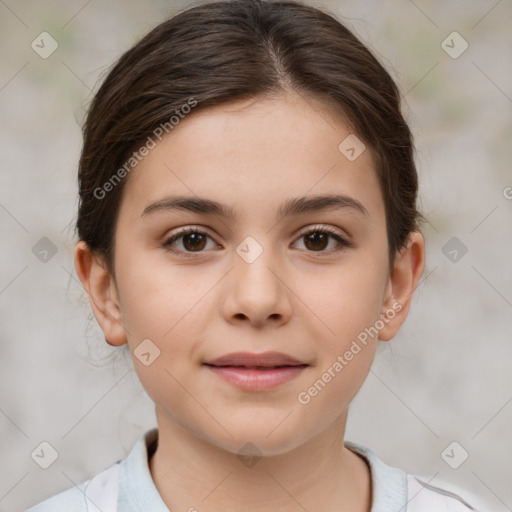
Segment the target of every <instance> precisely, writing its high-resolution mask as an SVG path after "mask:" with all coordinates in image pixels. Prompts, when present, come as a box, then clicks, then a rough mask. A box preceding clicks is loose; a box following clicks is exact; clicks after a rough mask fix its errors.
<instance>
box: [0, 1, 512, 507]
mask: <svg viewBox="0 0 512 512" xmlns="http://www.w3.org/2000/svg"><path fill="white" fill-rule="evenodd" d="M187 5H190V3H189V2H169V1H155V0H153V1H147V2H136V1H133V0H131V1H120V0H116V1H109V2H100V1H99V0H92V1H89V2H87V1H84V2H79V1H69V2H57V1H51V0H48V1H44V2H36V1H31V2H29V1H15V0H0V48H2V53H1V63H2V64H1V67H0V112H1V127H0V130H1V132H0V145H1V160H0V165H1V169H2V170H1V173H0V227H1V240H2V250H1V264H0V308H1V310H0V311H1V323H0V348H1V358H0V382H1V387H0V432H1V437H0V510H2V511H7V510H9V511H20V510H23V509H24V508H25V507H27V506H29V505H31V504H33V503H35V502H36V501H39V500H41V499H43V498H45V497H47V496H49V495H50V494H53V493H55V492H58V491H60V490H63V489H65V488H68V487H70V486H72V485H73V483H78V482H80V481H83V480H84V479H86V478H88V477H90V476H91V475H93V474H94V473H96V472H98V471H99V470H100V469H102V468H103V467H105V466H107V465H108V464H110V463H111V462H113V461H114V460H117V459H119V458H121V457H124V456H125V455H126V453H127V451H128V450H129V449H130V448H131V447H132V445H133V443H134V442H135V440H136V439H137V437H138V436H139V435H140V434H141V433H142V432H143V431H144V430H146V429H147V428H149V427H151V426H153V425H154V421H155V420H154V413H153V409H152V404H151V402H150V401H149V399H148V398H147V397H146V395H145V394H144V391H143V390H142V388H141V386H140V384H139V383H138V381H137V378H136V376H135V375H134V372H133V371H129V369H130V368H131V363H129V362H127V358H126V357H124V356H125V354H124V353H123V352H122V351H121V352H116V351H113V350H111V349H110V347H109V346H107V345H106V343H105V342H104V341H103V336H102V333H101V331H100V329H99V327H98V326H97V324H96V323H95V321H94V320H91V318H92V317H91V310H90V308H89V305H88V302H87V300H86V299H85V296H84V293H83V290H82V289H81V286H80V285H79V283H78V280H77V278H76V274H75V272H74V265H73V257H72V249H73V245H74V241H75V240H74V237H73V222H74V220H75V212H76V207H77V188H76V170H77V160H78V156H79V151H80V144H81V133H80V127H79V125H80V123H81V122H82V120H83V116H84V111H85V108H86V106H87V103H88V101H89V99H90V97H91V90H94V89H95V87H96V86H97V83H98V79H99V78H100V77H101V76H102V75H103V74H104V73H105V72H106V70H107V69H108V68H109V66H110V65H111V64H112V63H113V62H114V60H115V59H116V58H117V57H119V56H120V54H121V53H122V52H124V51H125V50H127V49H128V48H129V47H130V46H131V45H132V44H133V43H135V42H136V41H137V40H138V39H139V38H140V37H141V36H142V35H143V34H145V33H146V32H147V31H148V30H149V29H151V28H153V27H154V26H155V25H156V24H157V23H158V22H160V21H163V20H164V19H165V18H167V17H168V16H170V15H171V14H172V13H173V12H175V11H177V10H180V9H182V8H184V7H185V6H187ZM318 5H324V6H327V7H328V8H329V9H331V10H332V11H333V12H335V13H336V14H337V15H339V16H340V17H343V18H344V19H345V21H346V22H348V24H349V26H350V27H352V29H353V30H354V31H355V32H356V33H357V34H358V35H359V36H360V37H361V38H362V39H363V41H365V42H366V43H367V44H368V45H369V46H370V47H371V48H372V49H373V50H374V51H375V52H376V53H377V55H378V56H379V57H380V58H381V59H382V60H383V61H384V63H385V64H386V66H388V67H389V68H390V69H392V70H393V71H392V73H393V75H394V76H395V77H396V79H397V80H398V83H399V85H400V87H401V89H402V91H403V93H404V96H405V103H406V105H405V109H406V115H407V118H408V119H409V121H410V123H411V126H412V128H413V130H414V132H415V136H416V144H417V161H418V167H419V172H420V176H421V204H420V206H421V209H422V211H423V212H424V213H425V215H426V216H427V218H428V220H429V224H427V225H425V227H424V233H425V236H426V239H427V269H426V271H425V274H424V280H423V281H422V284H421V285H420V287H419V289H418V290H417V295H416V297H415V300H414V304H413V308H412V311H411V314H410V317H409V319H408V320H407V322H406V324H405V326H404V328H403V329H402V331H401V332H400V334H399V335H398V336H397V337H396V338H395V339H394V340H393V341H392V342H391V343H388V344H383V345H382V346H381V348H380V350H379V353H378V356H377V358H376V361H375V364H374V366H373V369H372V372H371V373H370V375H369V377H368V379H367V381H366V383H365V385H364V387H363V389H362V390H361V392H360V393H359V395H358V396H357V398H356V400H355V401H354V403H353V406H352V409H351V417H350V420H349V426H348V433H347V438H348V439H350V440H352V441H355V442H359V443H361V444H364V445H367V446H370V447H371V448H372V449H373V450H374V451H375V452H376V453H377V454H378V455H379V456H380V457H381V458H383V459H384V460H385V461H386V462H387V463H389V464H391V465H396V466H399V467H402V468H404V469H406V470H408V471H410V472H416V473H421V474H424V475H426V478H427V479H430V478H432V477H434V479H433V480H432V484H435V483H436V482H438V480H439V479H440V478H442V479H444V480H448V481H450V482H453V483H455V484H458V485H462V486H463V487H465V488H466V489H468V490H469V491H470V493H471V494H474V503H475V504H476V505H477V506H479V507H481V508H482V509H487V510H496V511H505V510H512V485H511V483H512V476H511V475H512V436H511V432H512V429H511V425H512V403H511V402H512V385H511V384H512V372H511V371H510V365H511V361H512V343H511V341H512V340H511V332H512V272H511V261H512V258H511V256H512V229H511V228H512V200H510V199H507V197H506V195H507V193H506V191H507V190H509V191H510V192H511V193H510V194H509V197H510V196H511V195H512V190H511V189H507V188H506V187H511V186H512V170H511V161H512V159H511V156H512V155H511V153H512V145H511V134H512V126H511V124H512V123H511V119H512V116H511V113H512V65H511V63H512V59H510V56H511V55H512V35H511V32H512V30H511V23H512V3H511V1H510V0H501V1H496V0H485V1H484V0H482V1H471V2H469V1H467V0H460V1H455V0H453V1H447V2H433V1H430V2H427V1H420V0H416V1H415V2H413V1H410V0H388V1H382V0H380V1H377V0H375V1H372V0H364V1H361V0H358V1H356V0H350V1H349V0H347V1H339V2H335V1H332V0H331V1H327V0H325V1H323V2H318ZM43 31H47V32H49V33H50V34H51V35H52V37H53V38H55V40H56V41H57V42H58V44H59V47H58V49H57V51H55V53H54V54H52V55H51V56H50V57H49V58H48V59H46V60H45V59H42V58H40V57H39V56H38V55H37V54H36V53H35V52H34V51H33V50H32V48H31V46H30V45H31V42H32V41H33V40H34V39H35V38H36V37H37V36H38V35H39V34H40V33H41V32H43ZM453 31H457V32H459V33H460V34H461V35H462V37H463V38H464V39H465V40H466V41H467V42H468V43H469V47H468V49H467V50H466V51H465V52H464V53H463V54H462V55H461V56H460V57H458V58H457V59H453V58H451V57H450V56H449V55H448V54H447V53H446V52H445V51H444V50H443V48H442V46H441V43H442V41H443V40H445V38H446V37H447V36H448V35H449V34H451V33H452V32H453ZM457 44H458V43H457ZM504 191H505V192H504ZM454 236H455V237H457V238H458V239H459V240H460V241H461V242H462V243H463V244H464V245H465V246H466V247H467V249H468V251H467V253H466V254H465V255H464V256H463V257H462V258H461V259H459V260H458V261H457V262H452V261H450V259H448V258H447V257H446V256H445V254H443V252H442V248H443V246H444V245H445V244H446V243H447V242H448V240H449V239H450V238H452V237H454ZM42 237H48V238H49V239H50V240H51V241H52V242H53V243H54V244H55V245H56V247H57V249H58V252H57V254H56V255H55V256H53V257H52V258H51V259H50V260H49V261H47V262H46V263H43V262H42V261H40V260H39V259H38V258H37V257H36V255H34V254H33V252H32V248H33V246H34V245H35V244H36V243H37V242H38V241H39V240H40V239H41V238H42ZM116 354H117V355H116ZM42 441H47V442H49V443H50V444H51V445H52V446H53V447H55V449H56V450H57V451H58V459H57V460H56V462H55V463H54V464H53V465H52V466H51V467H50V468H49V469H46V470H43V469H41V468H40V467H39V466H38V465H37V464H36V463H35V462H34V460H32V458H31V452H32V451H33V450H34V449H35V448H36V447H37V446H38V445H39V444H40V443H41V442H42ZM453 441H456V442H457V443H459V445H460V447H459V446H457V447H456V449H455V450H454V452H453V458H455V459H456V458H458V457H460V456H461V454H462V453H463V452H462V450H466V451H467V452H468V453H469V458H468V459H467V460H466V461H465V462H464V463H463V464H462V465H461V466H460V467H459V468H458V469H452V468H450V467H449V466H448V465H447V464H446V462H445V461H444V460H443V458H442V457H441V452H443V450H444V449H445V448H446V447H447V446H448V445H449V444H450V443H451V442H453ZM450 454H451V453H450ZM453 458H452V459H453Z"/></svg>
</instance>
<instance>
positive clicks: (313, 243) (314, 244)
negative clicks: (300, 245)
mask: <svg viewBox="0 0 512 512" xmlns="http://www.w3.org/2000/svg"><path fill="white" fill-rule="evenodd" d="M329 237H330V235H328V234H326V233H323V232H321V231H313V232H312V233H310V234H308V235H304V240H305V244H304V245H305V246H306V247H307V248H308V249H310V250H311V251H323V250H325V248H326V247H327V246H328V245H329Z"/></svg>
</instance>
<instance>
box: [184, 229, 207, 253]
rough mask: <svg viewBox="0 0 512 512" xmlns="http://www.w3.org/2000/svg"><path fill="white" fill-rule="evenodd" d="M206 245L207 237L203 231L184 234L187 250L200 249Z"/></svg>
mask: <svg viewBox="0 0 512 512" xmlns="http://www.w3.org/2000/svg"><path fill="white" fill-rule="evenodd" d="M205 245H206V237H205V236H203V234H202V233H190V234H188V235H183V247H185V249H186V250H187V251H200V250H202V249H204V247H205Z"/></svg>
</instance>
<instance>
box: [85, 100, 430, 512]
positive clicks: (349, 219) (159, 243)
mask: <svg viewBox="0 0 512 512" xmlns="http://www.w3.org/2000/svg"><path fill="white" fill-rule="evenodd" d="M350 133H351V130H350V128H349V126H348V125H347V124H346V123H345V122H344V121H343V119H340V118H338V117H334V115H333V114H331V113H330V111H329V110H328V109H327V108H324V106H323V105H322V104H320V103H318V102H314V101H313V100H308V101H305V99H303V98H301V97H298V96H293V95H282V96H280V97H274V98H259V99H257V100H251V101H242V102H240V101H239V102H234V103H230V104H224V105H221V106H218V107H214V108H210V109H207V110H204V111H197V112H194V113H192V114H190V115H189V116H188V117H187V118H186V119H185V120H184V121H182V122H181V123H180V124H179V125H178V126H176V127H175V128H174V130H173V131H172V132H171V133H170V134H169V135H168V136H167V137H166V138H165V139H164V140H163V141H162V142H161V143H159V144H158V145H157V147H156V148H155V149H153V150H152V151H151V152H150V154H149V155H148V156H147V157H146V158H145V159H144V160H143V161H142V162H141V163H140V164H139V165H138V166H137V168H136V169H134V170H133V171H132V173H131V175H130V176H129V179H128V182H127V183H126V188H125V190H124V196H123V200H122V203H121V208H120V212H119V217H118V223H117V226H116V233H115V258H114V269H115V279H114V277H113V276H111V275H110V274H109V273H108V272H107V270H106V266H105V265H104V263H103V260H102V258H101V256H100V255H97V254H92V253H91V252H90V251H89V249H88V247H87V245H86V244H85V243H84V242H82V241H80V242H79V243H78V244H77V245H76V248H75V265H76V269H77V273H78V276H79V277H80V280H81V282H82V283H83V286H84V288H85V289H86V291H87V293H88V294H89V298H90V301H91V305H92V307H93V310H94V313H95V316H96V318H97V320H98V322H99V324H100V326H101V328H102V330H103V332H104V334H105V338H106V340H107V342H108V343H110V344H111V345H116V346H121V345H123V344H125V343H128V345H129V348H130V352H131V353H132V358H133V363H134V367H135V370H136V371H137V374H138V376H139V378H140V380H141V382H142V385H143V386H144V388H145V390H146V392H147V393H148V395H149V396H150V397H151V399H152V400H153V401H154V402H155V407H156V417H157V422H158V428H159V445H158V449H157V451H156V453H155V455H154V456H153V457H152V458H151V461H150V469H151V474H152V477H153V480H154V482H155V485H156V487H157V489H158V491H159V493H160V495H161V496H162V499H163V500H164V502H165V503H166V505H167V506H168V507H169V508H170V509H172V510H189V508H190V507H196V508H197V509H198V510H200V511H201V512H203V511H220V510H222V511H224V512H229V511H237V510H242V509H243V510H251V511H268V510H280V511H283V512H287V511H296V510H299V509H300V506H302V507H304V508H305V509H306V510H323V511H326V512H328V511H334V510H336V511H341V510H347V511H349V510H350V511H352V512H354V511H360V512H366V511H369V510H370V507H371V479H370V474H369V470H368V467H367V465H366V463H365V462H364V460H363V459H362V458H360V457H359V456H358V455H357V454H355V453H354V452H352V451H350V450H349V449H348V448H346V447H345V446H344V445H343V437H344V432H345V424H346V420H347V412H348V407H349V404H350V401H351V400H352V398H353V397H354V395H355V394H356V393H357V392H358V390H359V389H360V387H361V385H362V383H363V382H364V380H365V378H366V376H367V374H368V372H369V369H370V366H371V364H372V361H373V358H374V355H375V350H376V346H377V343H378V339H380V340H383V341H386V340H389V339H391V338H392V337H393V336H394V335H395V334H396V333H397V331H398V330H399V328H400V326H401V325H402V323H403V322H404V320H405V318H406V317H407V313H408V310H409V306H410V303H411V297H412V293H413V291H414V289H415V287H416V286H417V284H418V281H419V278H420V276H421V274H422V271H423V266H424V239H423V237H422V235H421V234H420V233H418V232H413V233H411V234H410V236H409V239H408V241H407V244H406V246H405V248H404V249H403V250H401V251H400V252H399V253H398V254H397V257H396V261H395V264H394V268H393V270H392V272H391V273H390V272H389V269H388V259H387V258H388V256H387V254H388V252H387V235H386V222H385V210H384V201H383V197H382V193H381V190H380V188H379V184H378V181H377V177H376V173H375V169H374V165H373V158H372V155H371V151H370V150H369V149H366V150H365V151H364V152H363V153H362V154H361V155H360V156H359V157H358V158H357V159H356V160H355V161H349V160H348V159H347V158H346V157H345V156H344V155H343V154H342V153H340V151H338V145H339V144H340V142H341V141H343V140H344V139H345V138H346V137H347V136H348V135H349V134H350ZM171 194H173V195H187V196H192V197H195V196H200V197H205V198H208V199H211V200H215V201H217V202H220V203H222V204H224V205H226V206H229V207H231V208H233V209H234V211H235V212H236V216H235V217H234V218H233V219H224V218H222V217H220V216H219V215H217V214H211V213H209V214H204V213H194V212H188V211H184V210H172V211H171V210H159V211H154V212H153V213H150V214H147V215H142V212H143V211H144V209H145V208H146V207H147V206H148V205H150V204H151V203H153V202H155V201H158V200H160V199H162V198H164V197H166V196H168V195H171ZM324 194H340V195H344V196H349V197H350V198H352V199H355V200H357V201H358V202H360V203H361V204H362V205H363V206H364V208H365V209H366V212H367V213H366V214H364V213H361V212H359V211H358V210H356V209H355V208H349V207H345V208H342V209H337V210H333V209H330V210H323V211H314V212H311V211H310V212H304V213H301V214H298V215H293V216H290V217H285V218H281V219H277V220H276V214H277V209H278V207H279V206H280V205H281V204H282V203H283V201H285V200H286V199H290V198H294V197H299V196H312V195H324ZM105 200H107V199H105ZM186 226H196V227H197V228H198V229H199V230H201V231H202V232H203V233H206V234H207V235H209V238H207V239H206V240H207V242H206V245H204V246H200V247H201V248H200V249H199V252H198V251H196V252H194V248H196V247H197V243H198V242H197V239H196V242H195V243H196V246H194V245H193V243H192V244H191V243H190V238H188V239H187V237H184V238H183V237H182V238H179V239H177V240H176V241H175V242H174V244H173V247H174V248H175V249H176V250H178V251H181V253H180V254H182V255H180V254H174V253H172V252H169V251H168V250H166V248H165V246H164V243H165V241H166V240H168V239H169V238H170V236H171V235H173V234H176V233H177V232H178V231H179V229H178V228H181V227H186ZM328 227H330V228H332V229H334V230H335V231H336V233H338V234H339V235H340V236H341V237H342V238H345V239H346V240H348V241H349V242H350V244H351V245H350V246H349V247H343V246H340V245H339V244H338V242H337V241H336V240H335V239H334V238H332V237H329V239H328V240H329V241H328V243H327V242H326V243H325V245H324V246H321V247H320V249H318V246H315V245H314V244H312V243H308V241H307V239H306V238H305V237H304V236H303V235H304V234H305V233H307V232H311V231H318V229H321V228H328ZM247 236H251V237H253V238H254V239H255V240H256V241H257V242H258V244H259V245H260V246H261V247H262V249H263V252H262V254H261V255H259V257H257V258H256V259H255V260H254V261H253V262H251V263H248V262H246V261H245V260H244V259H242V258H241V257H240V256H239V255H238V254H237V252H236V249H237V247H238V246H239V244H240V243H241V242H242V241H243V240H244V239H245V238H246V237H247ZM185 239H187V240H188V245H184V243H185ZM203 240H204V239H203ZM190 247H192V250H190ZM187 249H188V252H187ZM184 253H185V254H188V255H189V256H190V257H186V255H185V256H183V254H184ZM398 303H399V304H400V305H401V310H400V311H399V312H396V311H395V313H396V314H395V315H394V317H393V318H392V319H390V320H389V321H388V322H387V323H385V325H384V327H383V328H382V329H381V330H380V331H379V334H378V336H375V337H373V338H370V339H369V341H368V343H367V345H366V346H364V347H363V348H362V350H361V351H360V352H359V353H358V354H357V355H356V356H354V358H353V359H352V360H351V361H350V362H349V363H348V364H347V365H346V366H344V368H343V370H342V371H341V372H340V373H339V374H337V375H336V377H335V378H333V379H332V380H331V381H330V382H329V383H328V384H327V385H326V386H325V387H324V388H323V389H322V390H321V392H319V393H318V394H317V395H316V396H315V397H313V398H312V399H311V401H310V402H309V403H307V404H306V405H303V404H301V403H299V402H298V400H297V396H298V394H299V393H300V392H302V391H307V390H308V388H309V387H310V386H311V385H312V384H313V383H314V382H315V381H316V380H317V379H319V378H320V377H321V375H322V374H323V373H324V372H325V371H326V369H327V368H329V367H330V366H332V364H333V363H334V362H335V361H336V360H337V357H338V356H339V355H343V354H344V353H345V351H346V350H348V349H349V347H350V345H351V343H352V341H353V340H355V339H356V338H357V335H358V334H359V333H360V332H362V331H364V329H365V328H366V327H369V326H372V325H374V324H375V322H376V320H378V319H379V315H381V314H385V313H386V312H387V311H389V310H390V309H393V304H395V306H396V305H397V304H398ZM148 338H149V339H150V340H152V342H153V343H154V344H155V345H156V346H157V347H158V348H159V350H160V356H159V357H158V358H156V359H155V361H154V362H153V363H152V364H150V365H149V366H145V365H144V364H142V363H141V361H139V359H138V358H137V357H134V356H133V351H134V350H135V349H136V348H137V346H138V345H139V344H140V343H141V341H142V340H144V339H148ZM267 350H274V351H279V352H284V353H286V354H289V355H291V356H292V357H295V358H296V359H299V360H301V361H303V362H305V363H307V364H308V365H309V366H308V367H307V368H306V369H305V370H303V371H302V373H301V374H300V375H299V376H298V377H296V378H295V379H294V380H292V381H290V382H287V383H285V384H283V385H281V386H279V387H278V388H275V389H272V390H267V391H260V392H250V391H242V390H240V389H238V388H236V387H234V386H232V385H231V384H229V383H226V382H225V381H223V380H221V379H220V378H219V377H218V376H217V375H215V374H213V373H212V372H211V371H209V370H208V369H207V368H206V367H205V366H204V365H203V364H202V363H203V362H205V361H207V360H211V359H213V358H215V357H219V356H221V355H224V354H228V353H231V352H235V351H248V352H254V353H261V352H265V351H267ZM248 442H250V443H252V444H253V445H255V446H256V447H257V449H258V450H259V453H260V454H261V455H262V458H261V459H260V460H258V462H257V463H256V464H254V465H253V466H252V467H247V466H246V465H244V464H242V462H241V461H240V459H239V457H237V453H238V452H239V450H240V449H241V447H242V446H243V445H245V444H246V443H248ZM313 469H314V470H313ZM228 475H229V476H228ZM220 482H222V483H220ZM219 483H220V485H219ZM248 503H250V504H251V505H250V508H248V505H247V504H248ZM299 504H300V506H299Z"/></svg>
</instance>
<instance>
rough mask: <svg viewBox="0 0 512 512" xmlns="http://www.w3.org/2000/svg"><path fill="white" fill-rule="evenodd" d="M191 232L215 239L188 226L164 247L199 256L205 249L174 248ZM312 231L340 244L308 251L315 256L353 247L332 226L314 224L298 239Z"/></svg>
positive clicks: (172, 250)
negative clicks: (329, 248)
mask: <svg viewBox="0 0 512 512" xmlns="http://www.w3.org/2000/svg"><path fill="white" fill-rule="evenodd" d="M191 233H198V234H201V235H206V236H208V237H209V238H211V239H212V240H213V238H212V237H211V236H210V235H209V234H208V233H207V232H205V231H203V230H200V229H198V228H195V227H187V228H184V229H182V230H181V231H179V232H178V233H175V234H174V235H172V236H171V237H170V238H168V239H167V240H166V241H165V242H164V243H163V247H164V249H165V250H166V251H169V252H171V253H173V254H177V255H179V256H182V257H184V258H194V257H197V255H198V254H201V253H203V252H205V251H180V250H177V249H174V247H172V244H173V243H174V242H175V241H176V240H178V239H180V238H181V237H183V236H185V235H189V234H191ZM311 233H324V234H327V235H330V236H331V237H332V238H334V239H335V240H336V241H337V242H338V244H339V247H338V248H335V249H331V250H329V251H308V252H309V253H311V254H313V255H314V256H315V257H320V258H321V257H322V256H323V255H330V254H332V253H333V252H338V251H343V250H346V249H348V248H350V247H352V244H351V243H350V242H348V241H347V240H345V239H344V238H343V237H342V236H340V234H339V233H338V232H336V231H335V230H333V229H331V228H328V227H325V226H313V227H312V228H310V229H308V230H307V231H303V232H302V233H301V234H300V235H299V237H298V238H297V240H300V239H301V238H303V237H305V236H306V235H309V234H311Z"/></svg>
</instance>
